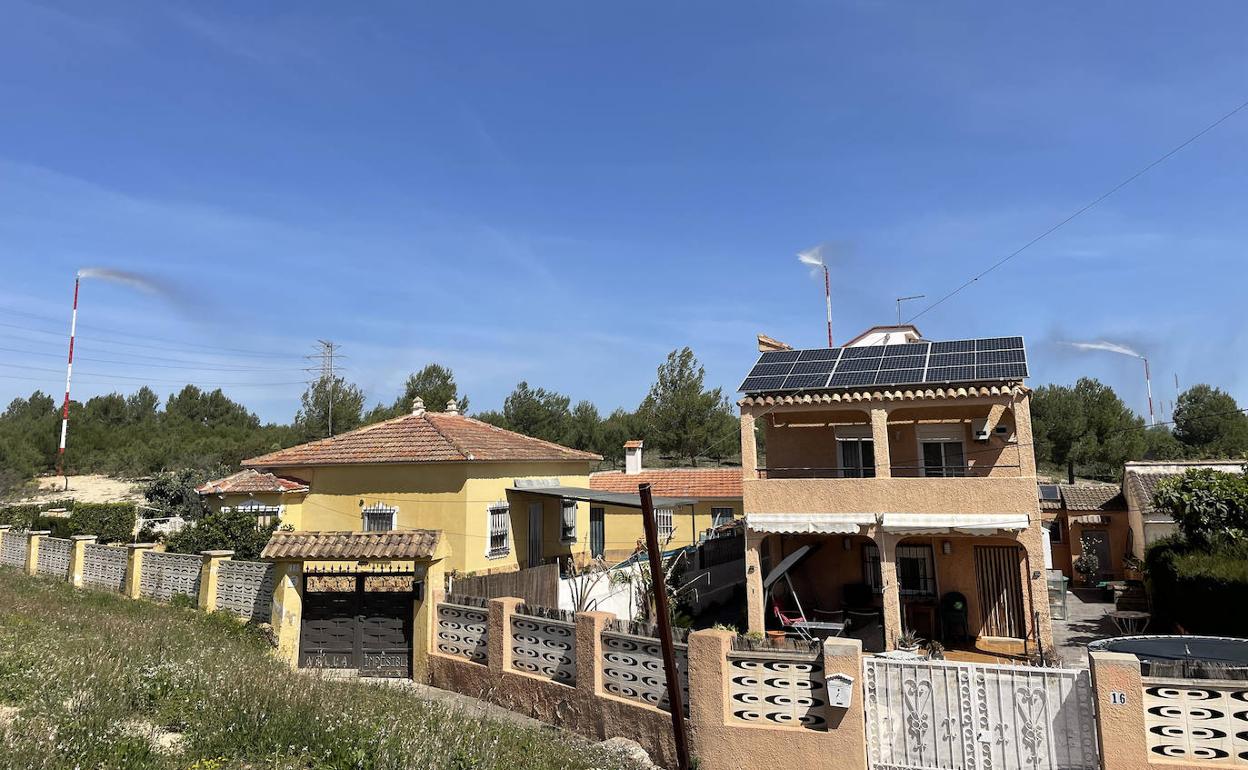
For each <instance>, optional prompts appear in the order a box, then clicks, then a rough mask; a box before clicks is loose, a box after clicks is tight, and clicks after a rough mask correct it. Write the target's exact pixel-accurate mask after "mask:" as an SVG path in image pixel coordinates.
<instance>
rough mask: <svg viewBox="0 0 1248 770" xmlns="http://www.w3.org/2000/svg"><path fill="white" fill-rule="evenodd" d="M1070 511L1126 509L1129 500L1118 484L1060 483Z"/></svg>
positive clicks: (1064, 502) (1063, 497) (1067, 508)
mask: <svg viewBox="0 0 1248 770" xmlns="http://www.w3.org/2000/svg"><path fill="white" fill-rule="evenodd" d="M1058 486H1059V487H1060V488H1061V490H1062V503H1063V504H1064V506H1065V507H1066V510H1068V511H1125V510H1126V509H1127V501H1126V499H1125V498H1124V497H1123V496H1122V490H1121V489H1120V488H1119V487H1118V486H1117V485H1116V484H1059V485H1058Z"/></svg>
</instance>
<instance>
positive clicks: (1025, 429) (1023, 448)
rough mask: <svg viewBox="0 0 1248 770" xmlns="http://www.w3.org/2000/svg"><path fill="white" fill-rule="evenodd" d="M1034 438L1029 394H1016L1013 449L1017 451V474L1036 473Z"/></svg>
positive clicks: (1030, 474)
mask: <svg viewBox="0 0 1248 770" xmlns="http://www.w3.org/2000/svg"><path fill="white" fill-rule="evenodd" d="M1034 440H1035V439H1034V437H1033V435H1032V432H1031V396H1030V395H1021V396H1017V397H1015V399H1014V441H1015V446H1014V449H1015V451H1016V452H1017V453H1018V475H1019V476H1023V477H1025V478H1034V477H1035V475H1036V448H1035V445H1034V444H1033V443H1032V442H1033V441H1034Z"/></svg>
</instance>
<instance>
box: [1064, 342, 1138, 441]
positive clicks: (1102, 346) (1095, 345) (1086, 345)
mask: <svg viewBox="0 0 1248 770" xmlns="http://www.w3.org/2000/svg"><path fill="white" fill-rule="evenodd" d="M1060 344H1062V345H1069V346H1070V347H1072V348H1075V349H1077V350H1088V351H1091V350H1101V351H1104V352H1106V353H1117V354H1118V355H1120V356H1129V357H1131V358H1138V359H1140V360H1141V361H1143V362H1144V385H1145V387H1146V388H1147V389H1148V424H1149V425H1156V424H1157V418H1156V416H1155V415H1154V414H1153V375H1152V372H1150V371H1149V368H1148V357H1147V356H1145V355H1144V354H1143V353H1139V352H1137V351H1135V350H1132V349H1131V348H1129V347H1127V346H1126V345H1123V344H1121V343H1118V342H1106V341H1103V340H1102V341H1100V342H1062V343H1060Z"/></svg>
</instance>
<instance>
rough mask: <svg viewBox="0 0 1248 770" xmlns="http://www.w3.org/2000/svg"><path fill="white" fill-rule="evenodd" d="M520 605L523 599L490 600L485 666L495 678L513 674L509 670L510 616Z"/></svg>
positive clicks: (512, 597) (510, 597) (511, 597)
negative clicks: (487, 655) (487, 659)
mask: <svg viewBox="0 0 1248 770" xmlns="http://www.w3.org/2000/svg"><path fill="white" fill-rule="evenodd" d="M521 604H524V599H517V598H516V597H514V596H508V597H504V598H502V599H490V628H489V632H488V634H487V636H488V638H487V639H486V648H487V649H488V651H489V661H488V663H487V665H488V666H489V668H490V673H491V674H494V675H495V676H500V675H502V674H503V673H515V672H514V671H512V669H511V616H512V615H514V614H515V612H516V607H518V606H520V605H521Z"/></svg>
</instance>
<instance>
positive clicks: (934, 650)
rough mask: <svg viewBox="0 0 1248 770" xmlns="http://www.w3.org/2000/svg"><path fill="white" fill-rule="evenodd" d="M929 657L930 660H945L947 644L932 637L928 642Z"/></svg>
mask: <svg viewBox="0 0 1248 770" xmlns="http://www.w3.org/2000/svg"><path fill="white" fill-rule="evenodd" d="M927 659H928V660H944V659H945V645H943V644H941V643H940V642H938V641H936V640H935V639H932V640H931V641H929V642H928V643H927Z"/></svg>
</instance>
